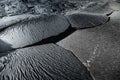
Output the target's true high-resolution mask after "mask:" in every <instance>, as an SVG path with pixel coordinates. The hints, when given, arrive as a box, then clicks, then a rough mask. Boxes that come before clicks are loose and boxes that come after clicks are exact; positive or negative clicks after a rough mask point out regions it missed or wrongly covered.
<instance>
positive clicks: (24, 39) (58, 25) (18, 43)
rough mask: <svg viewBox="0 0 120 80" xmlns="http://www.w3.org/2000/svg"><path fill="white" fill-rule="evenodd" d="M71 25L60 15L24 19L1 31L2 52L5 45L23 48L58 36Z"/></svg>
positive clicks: (4, 49) (0, 46)
mask: <svg viewBox="0 0 120 80" xmlns="http://www.w3.org/2000/svg"><path fill="white" fill-rule="evenodd" d="M69 25H70V24H69V23H68V21H67V19H66V18H65V17H64V16H59V15H51V16H44V17H38V18H35V19H30V20H25V21H24V20H23V21H22V22H19V23H16V24H14V25H11V27H9V28H7V29H5V30H4V31H2V32H1V33H0V40H1V41H0V44H2V45H0V48H1V50H0V52H4V51H6V48H5V47H4V45H9V47H11V48H21V47H25V46H28V45H31V44H34V43H36V42H39V41H41V40H43V39H45V38H48V37H52V36H56V35H58V34H60V33H62V32H64V31H65V30H66V29H68V27H69ZM3 43H4V44H3ZM11 48H10V49H11Z"/></svg>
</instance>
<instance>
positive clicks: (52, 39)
mask: <svg viewBox="0 0 120 80" xmlns="http://www.w3.org/2000/svg"><path fill="white" fill-rule="evenodd" d="M75 31H76V29H74V28H72V27H71V26H70V27H69V28H68V29H67V30H66V31H64V32H63V33H61V34H59V35H57V36H52V37H49V38H46V39H43V40H41V41H40V42H37V43H35V44H32V45H28V46H25V47H31V46H36V45H43V44H48V43H57V42H59V41H60V40H62V39H64V38H65V37H67V36H69V35H70V34H72V33H73V32H75ZM25 47H22V48H25Z"/></svg>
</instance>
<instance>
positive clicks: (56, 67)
mask: <svg viewBox="0 0 120 80" xmlns="http://www.w3.org/2000/svg"><path fill="white" fill-rule="evenodd" d="M6 57H7V58H6V60H5V61H4V60H3V62H4V64H5V67H4V69H3V70H2V71H1V72H0V80H93V79H92V77H91V76H90V73H89V72H88V71H87V68H86V67H85V66H84V65H83V64H82V63H81V62H80V61H79V60H78V59H77V58H76V57H75V56H74V55H73V54H72V52H70V51H67V50H65V49H63V48H62V47H60V46H57V45H55V44H45V45H41V46H33V47H28V48H23V49H18V50H16V51H14V52H10V53H9V55H8V56H6ZM3 59H4V58H3Z"/></svg>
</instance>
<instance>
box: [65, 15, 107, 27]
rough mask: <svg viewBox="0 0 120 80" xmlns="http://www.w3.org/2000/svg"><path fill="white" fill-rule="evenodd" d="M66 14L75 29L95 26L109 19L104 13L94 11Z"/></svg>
mask: <svg viewBox="0 0 120 80" xmlns="http://www.w3.org/2000/svg"><path fill="white" fill-rule="evenodd" d="M67 16H68V20H69V22H70V24H71V26H72V27H73V28H77V29H81V28H91V27H96V26H98V25H102V24H104V23H106V22H107V21H108V20H109V18H108V17H107V16H106V15H101V14H95V13H73V14H70V15H67Z"/></svg>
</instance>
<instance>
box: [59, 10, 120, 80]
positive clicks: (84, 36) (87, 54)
mask: <svg viewBox="0 0 120 80" xmlns="http://www.w3.org/2000/svg"><path fill="white" fill-rule="evenodd" d="M119 15H120V12H115V13H113V14H112V15H110V17H111V20H110V21H109V22H108V23H106V24H104V25H102V26H98V27H95V28H91V29H84V30H78V31H76V32H75V33H73V34H72V35H70V36H68V37H67V38H65V39H63V40H62V41H60V42H58V43H57V44H58V45H60V46H62V47H64V48H65V49H67V50H71V51H72V52H73V53H74V54H75V55H76V56H77V57H78V59H79V60H80V61H82V62H83V63H84V64H85V65H86V67H88V68H89V70H90V71H91V73H92V74H93V76H94V77H95V80H119V79H120V77H119V76H120V73H119V72H120V69H119V68H120V44H119V43H120V17H119Z"/></svg>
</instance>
